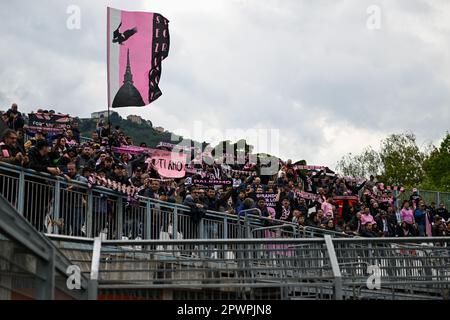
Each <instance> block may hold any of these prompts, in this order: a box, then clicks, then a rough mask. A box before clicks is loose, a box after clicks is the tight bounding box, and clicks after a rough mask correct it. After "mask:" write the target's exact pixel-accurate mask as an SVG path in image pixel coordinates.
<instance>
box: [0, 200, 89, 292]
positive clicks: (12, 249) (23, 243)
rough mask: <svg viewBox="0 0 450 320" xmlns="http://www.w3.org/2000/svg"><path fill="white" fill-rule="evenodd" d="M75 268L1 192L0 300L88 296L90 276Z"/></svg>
mask: <svg viewBox="0 0 450 320" xmlns="http://www.w3.org/2000/svg"><path fill="white" fill-rule="evenodd" d="M76 272H77V269H76V268H74V267H73V263H72V262H71V261H70V260H69V259H68V258H67V257H66V255H64V254H63V253H62V252H61V251H60V250H59V249H58V248H57V247H56V246H55V245H54V244H53V243H52V242H51V241H50V240H49V239H48V238H47V237H45V236H44V235H42V234H41V233H39V232H37V231H36V230H35V229H34V227H33V226H32V225H31V224H30V223H28V222H27V221H26V220H25V219H24V218H23V217H21V216H20V215H18V214H17V211H16V209H15V208H14V207H12V206H11V205H10V204H9V202H8V201H7V200H6V199H5V198H4V197H2V196H0V300H30V299H36V300H53V299H56V300H82V299H87V298H88V295H87V286H88V281H89V280H88V279H89V278H87V277H85V276H84V275H82V274H78V275H77V274H76ZM71 275H73V279H70V276H71ZM68 283H70V284H72V285H73V286H68ZM74 289H76V290H74Z"/></svg>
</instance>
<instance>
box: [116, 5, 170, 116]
mask: <svg viewBox="0 0 450 320" xmlns="http://www.w3.org/2000/svg"><path fill="white" fill-rule="evenodd" d="M107 29H108V36H107V39H108V104H109V106H110V107H112V108H121V107H142V106H146V105H148V104H150V103H152V102H153V101H155V100H156V99H158V98H159V97H160V96H161V95H162V92H161V90H160V89H159V80H160V78H161V70H162V69H161V66H162V61H163V60H164V59H165V58H167V56H168V55H169V48H170V34H169V20H167V19H166V18H164V17H163V16H162V15H160V14H158V13H151V12H130V11H124V10H117V9H113V8H108V25H107Z"/></svg>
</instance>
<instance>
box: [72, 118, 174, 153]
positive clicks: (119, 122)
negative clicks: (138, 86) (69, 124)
mask: <svg viewBox="0 0 450 320" xmlns="http://www.w3.org/2000/svg"><path fill="white" fill-rule="evenodd" d="M97 121H98V120H97V119H79V123H80V132H81V135H82V136H84V137H91V135H92V132H94V131H95V128H96V125H97ZM111 123H112V126H113V128H114V127H115V126H120V127H121V128H122V129H123V130H124V132H125V133H126V134H127V135H128V136H130V137H131V138H132V139H133V141H134V144H135V145H139V144H140V143H142V142H145V143H146V144H147V146H148V147H150V148H154V147H156V145H157V144H158V143H159V142H169V143H177V142H179V141H181V139H182V137H179V140H178V141H172V132H168V131H166V132H163V133H161V132H158V131H156V130H155V129H154V128H153V126H152V123H151V122H150V121H144V122H143V123H142V124H138V123H135V122H132V121H130V120H127V119H123V118H122V117H121V116H120V115H119V114H118V113H116V112H112V113H111Z"/></svg>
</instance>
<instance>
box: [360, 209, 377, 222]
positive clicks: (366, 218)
mask: <svg viewBox="0 0 450 320" xmlns="http://www.w3.org/2000/svg"><path fill="white" fill-rule="evenodd" d="M367 223H370V224H372V223H375V219H374V218H373V216H372V215H371V214H370V209H369V208H368V207H365V208H364V212H363V214H362V215H361V225H365V224H367Z"/></svg>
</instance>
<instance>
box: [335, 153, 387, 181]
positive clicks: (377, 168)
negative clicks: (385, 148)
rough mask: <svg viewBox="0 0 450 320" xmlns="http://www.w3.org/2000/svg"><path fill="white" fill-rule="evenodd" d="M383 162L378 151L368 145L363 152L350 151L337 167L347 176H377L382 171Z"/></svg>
mask: <svg viewBox="0 0 450 320" xmlns="http://www.w3.org/2000/svg"><path fill="white" fill-rule="evenodd" d="M382 168H383V165H382V162H381V158H380V155H379V154H378V152H376V151H375V150H373V149H372V148H371V147H367V148H366V149H364V150H363V152H362V153H361V154H358V155H353V154H352V153H349V154H347V155H345V156H343V157H342V159H341V160H339V161H338V163H337V169H338V170H339V171H341V172H342V173H343V174H344V175H345V176H352V177H366V178H368V177H369V176H370V175H374V176H377V175H379V174H381V172H382Z"/></svg>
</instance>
